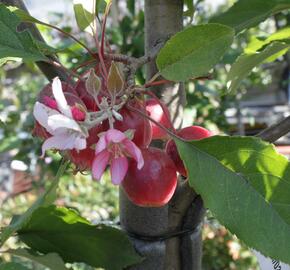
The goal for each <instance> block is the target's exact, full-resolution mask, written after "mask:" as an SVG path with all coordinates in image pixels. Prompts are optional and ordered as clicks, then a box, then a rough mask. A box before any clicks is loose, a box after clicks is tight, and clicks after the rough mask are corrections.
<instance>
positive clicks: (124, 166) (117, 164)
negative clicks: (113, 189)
mask: <svg viewBox="0 0 290 270" xmlns="http://www.w3.org/2000/svg"><path fill="white" fill-rule="evenodd" d="M110 171H111V178H112V183H113V184H114V185H120V184H121V182H122V181H123V180H124V178H125V176H126V173H127V171H128V160H127V158H126V157H119V158H115V159H113V160H112V162H111V168H110Z"/></svg>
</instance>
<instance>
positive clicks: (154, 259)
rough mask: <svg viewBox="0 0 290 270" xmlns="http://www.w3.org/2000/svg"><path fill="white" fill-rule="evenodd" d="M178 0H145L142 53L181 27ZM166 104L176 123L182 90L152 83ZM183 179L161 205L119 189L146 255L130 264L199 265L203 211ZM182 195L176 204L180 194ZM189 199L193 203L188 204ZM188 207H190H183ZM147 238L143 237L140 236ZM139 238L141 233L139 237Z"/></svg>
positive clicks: (190, 268) (126, 218)
mask: <svg viewBox="0 0 290 270" xmlns="http://www.w3.org/2000/svg"><path fill="white" fill-rule="evenodd" d="M182 13H183V0H145V53H146V54H149V53H150V51H151V50H152V49H153V47H154V46H155V45H156V44H157V43H158V42H160V41H165V40H167V39H168V38H169V37H170V36H172V35H173V34H175V33H176V32H178V31H180V30H181V29H182V27H183V18H182ZM146 71H147V74H146V77H147V80H149V79H151V78H152V76H153V75H155V74H156V73H157V68H156V64H155V61H152V62H151V63H149V64H148V65H147V70H146ZM152 90H153V91H154V92H155V93H156V94H157V95H158V96H159V97H162V99H163V100H164V102H165V103H167V104H168V105H169V109H170V113H171V117H172V120H173V122H174V125H175V127H177V128H178V127H181V125H182V113H183V107H184V105H185V93H184V88H183V85H182V84H166V85H165V86H159V87H156V88H154V89H152ZM182 184H183V180H180V183H179V187H178V189H177V191H176V194H175V196H174V198H173V199H172V201H171V202H170V203H169V204H168V205H166V206H164V207H161V208H142V207H138V206H136V205H134V204H132V203H131V202H130V201H129V200H128V199H127V197H126V194H125V193H124V192H123V190H122V189H120V221H121V227H122V228H123V229H124V230H125V231H127V232H129V235H130V236H131V239H132V242H133V244H134V246H135V248H136V249H137V251H138V252H139V253H140V254H141V255H142V256H143V257H144V258H145V260H144V261H143V262H142V263H141V264H139V265H137V266H133V267H131V268H130V269H131V270H155V269H156V270H162V269H166V270H181V269H182V270H200V269H201V230H200V227H201V226H200V224H201V219H202V216H203V213H204V209H203V207H202V202H201V200H200V199H199V197H198V196H196V194H194V192H193V191H192V189H190V188H188V187H187V188H185V189H184V188H182ZM184 198H186V201H185V203H183V206H182V207H181V209H180V205H182V203H181V204H180V202H181V200H184ZM192 203H194V206H193V207H191V206H192ZM188 209H190V210H188ZM188 228H190V229H192V230H193V233H191V234H190V235H187V236H183V237H171V238H168V239H167V240H164V239H163V240H162V237H161V238H160V239H159V241H156V240H155V241H154V237H156V239H158V237H160V236H162V235H168V233H169V234H170V233H171V232H176V231H181V230H184V229H188ZM140 236H142V237H140ZM146 237H147V238H148V239H147V240H144V238H146ZM140 238H142V239H143V240H142V239H140Z"/></svg>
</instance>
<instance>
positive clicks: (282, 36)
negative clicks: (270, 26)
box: [244, 27, 290, 54]
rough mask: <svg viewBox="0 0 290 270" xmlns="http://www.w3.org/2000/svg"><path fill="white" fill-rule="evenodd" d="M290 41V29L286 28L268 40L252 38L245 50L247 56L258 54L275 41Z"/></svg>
mask: <svg viewBox="0 0 290 270" xmlns="http://www.w3.org/2000/svg"><path fill="white" fill-rule="evenodd" d="M289 39H290V27H285V28H283V29H280V30H279V31H277V32H276V33H274V34H272V35H270V36H269V37H267V38H266V39H264V40H262V39H259V38H256V37H254V38H252V40H251V42H250V43H249V44H248V45H247V47H246V48H245V49H244V52H245V53H246V54H251V53H256V52H257V51H258V50H260V49H261V48H263V47H264V46H266V45H268V44H270V43H271V42H273V41H284V40H289Z"/></svg>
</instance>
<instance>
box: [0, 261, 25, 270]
mask: <svg viewBox="0 0 290 270" xmlns="http://www.w3.org/2000/svg"><path fill="white" fill-rule="evenodd" d="M0 270H30V269H29V268H27V267H26V266H24V265H22V264H20V263H15V262H9V263H3V264H0Z"/></svg>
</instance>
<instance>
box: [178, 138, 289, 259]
mask: <svg viewBox="0 0 290 270" xmlns="http://www.w3.org/2000/svg"><path fill="white" fill-rule="evenodd" d="M175 141H176V144H177V147H178V150H179V153H180V155H181V158H182V160H184V163H185V166H186V168H187V171H188V174H189V183H190V185H191V186H192V187H193V188H194V190H195V191H196V192H197V193H198V194H200V195H201V197H202V198H203V200H204V203H205V205H206V207H208V208H209V209H210V210H211V211H212V213H213V214H214V215H215V217H216V218H217V219H218V220H219V221H220V222H221V224H223V225H224V226H226V228H227V229H229V230H230V231H231V232H232V233H234V234H236V235H237V237H238V238H239V239H241V240H242V241H244V242H245V243H246V244H247V245H248V246H249V247H252V248H254V249H256V250H258V251H260V252H261V253H263V254H264V255H266V256H269V257H271V258H273V259H277V260H281V261H283V262H285V263H290V256H289V250H290V223H289V217H288V218H287V217H286V214H283V211H281V210H278V208H277V207H276V206H273V205H272V201H269V197H268V198H264V197H263V195H265V194H266V193H263V192H261V189H262V187H264V188H266V187H265V184H267V183H268V184H269V183H271V182H272V184H273V186H272V187H267V188H266V190H267V192H269V190H271V189H272V190H273V191H275V186H277V181H278V182H279V185H280V184H281V183H282V182H283V181H284V180H285V181H286V182H287V183H289V177H288V176H287V174H285V177H283V180H282V179H279V177H277V178H275V179H272V178H271V177H269V176H268V175H267V173H265V171H266V172H270V173H269V174H270V175H273V176H275V175H276V174H277V175H279V174H281V173H283V172H284V173H285V171H286V170H287V171H289V169H290V166H289V163H288V162H286V163H285V159H283V158H281V155H279V154H278V153H277V152H275V151H273V149H272V147H271V146H269V145H268V144H266V143H263V142H261V141H260V140H257V139H251V138H246V139H244V138H242V139H240V138H232V137H211V138H208V139H205V140H201V141H192V142H183V141H180V140H177V139H176V140H175ZM268 154H270V156H268ZM265 155H266V157H265ZM234 156H235V158H234V159H233V160H232V159H231V158H233V157H234ZM218 159H220V160H221V161H219V160H218ZM282 159H283V162H282V164H281V163H280V162H281V161H282ZM222 163H223V164H222ZM265 168H266V169H265ZM243 173H245V175H244V174H243ZM251 173H253V175H252V176H251ZM249 181H250V182H249ZM260 181H262V182H263V183H261V182H260ZM255 182H256V183H255ZM254 183H255V184H254ZM283 185H284V187H285V185H287V184H286V183H283V184H281V187H282V186H283ZM280 192H281V190H280ZM286 193H287V194H288V195H287V196H288V199H287V198H286ZM277 196H278V194H277ZM289 197H290V189H289V188H288V190H286V191H284V192H283V193H281V198H282V201H283V202H286V203H287V205H289ZM276 198H277V197H276ZM281 198H280V199H281ZM285 198H286V199H285ZM277 202H278V200H277ZM280 202H281V201H280ZM288 213H289V211H288Z"/></svg>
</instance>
